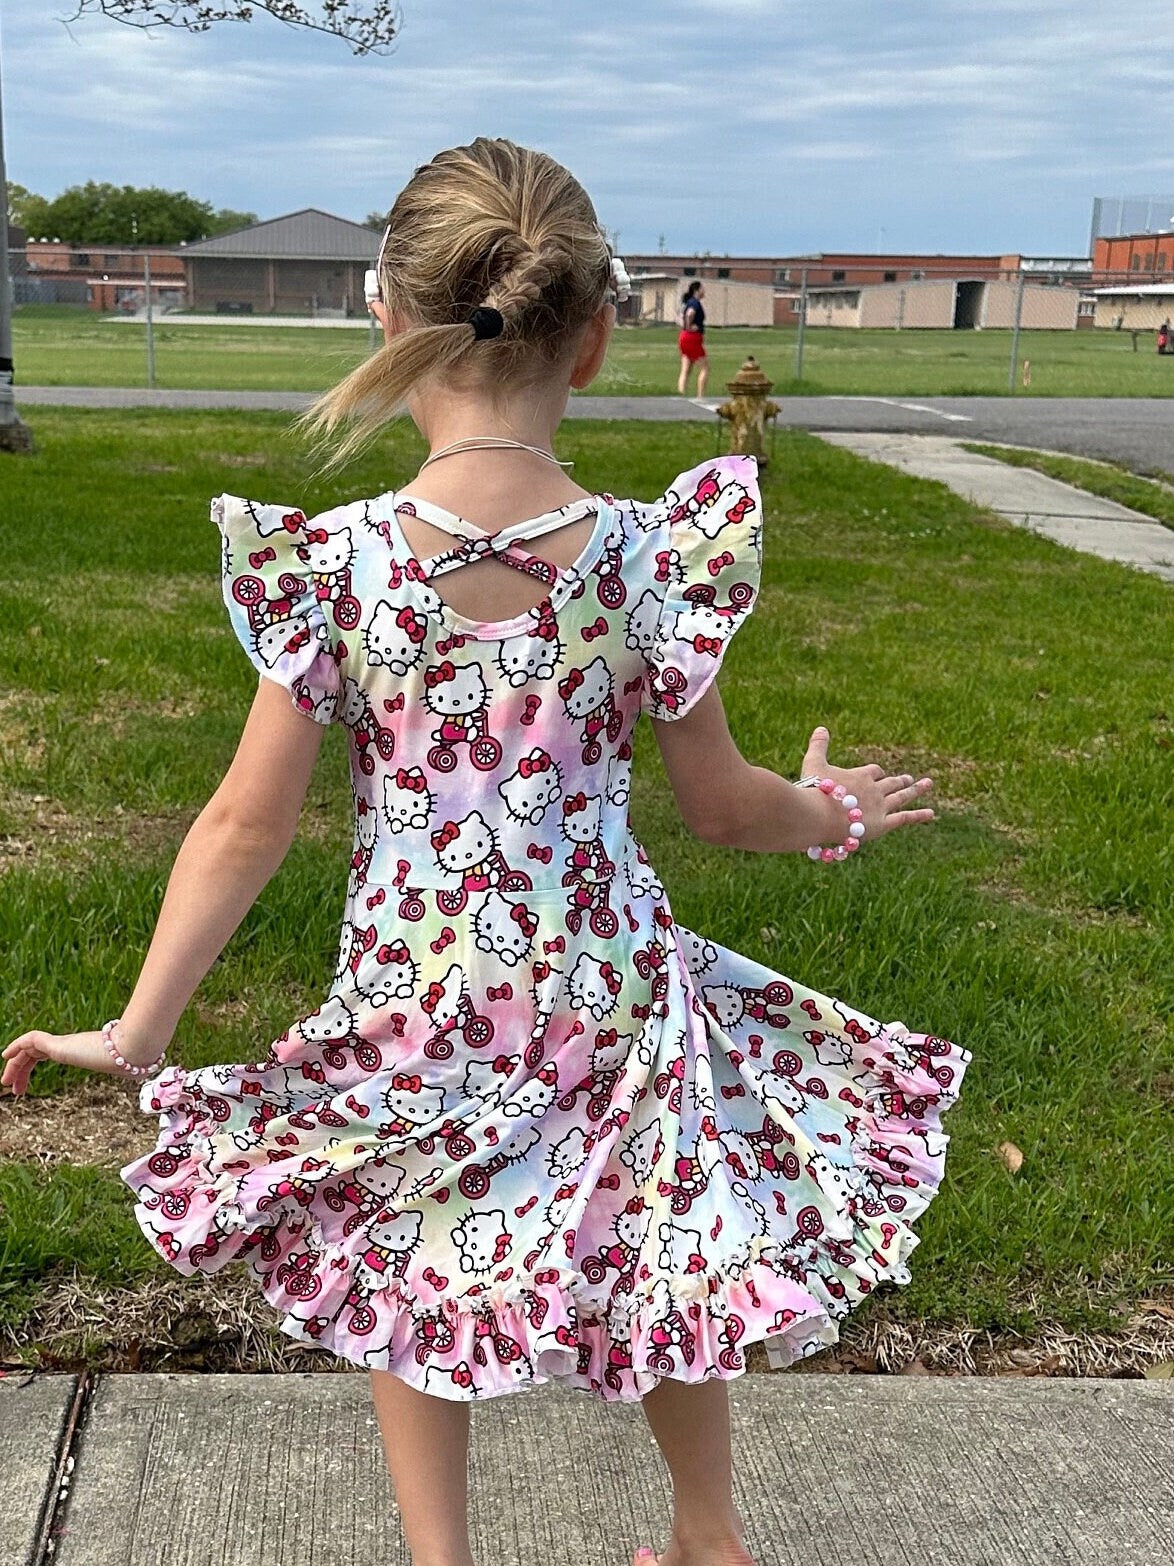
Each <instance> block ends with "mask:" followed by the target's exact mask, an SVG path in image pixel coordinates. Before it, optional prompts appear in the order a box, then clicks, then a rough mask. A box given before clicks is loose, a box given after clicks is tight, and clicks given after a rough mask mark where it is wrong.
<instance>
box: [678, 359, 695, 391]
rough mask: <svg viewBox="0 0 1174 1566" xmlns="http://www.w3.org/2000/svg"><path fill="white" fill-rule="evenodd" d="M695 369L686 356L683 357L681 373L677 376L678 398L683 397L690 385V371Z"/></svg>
mask: <svg viewBox="0 0 1174 1566" xmlns="http://www.w3.org/2000/svg"><path fill="white" fill-rule="evenodd" d="M692 368H693V366H692V365H691V364H690V362H689V360H688V359H686V357H685V355H684V354H682V355H681V373H680V375H678V376H677V396H678V397H683V396H684V395H685V389H686V387H687V386H688V385H689V371H690V370H691V369H692Z"/></svg>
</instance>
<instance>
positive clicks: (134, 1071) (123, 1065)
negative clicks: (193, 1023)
mask: <svg viewBox="0 0 1174 1566" xmlns="http://www.w3.org/2000/svg"><path fill="white" fill-rule="evenodd" d="M121 1021H122V1018H121V1017H114V1018H112V1019H111V1020H110V1021H109V1022H104V1023H103V1024H102V1042H103V1044H105V1046H106V1048H107V1050H108V1051H109V1053H110V1055H111V1057H112V1059H113V1060H114V1063H115V1064H116V1065H117V1066H118V1069H119V1070H120V1071H124V1072H126V1074H127V1075H128V1076H132V1077H149V1076H150V1075H151V1072H152V1071H154V1069H155V1067H156V1066H161V1065H162V1064H163V1057H164V1055H166V1053H167V1050H166V1048H164V1049H161V1050H160V1051H159V1053H158V1055H156V1057H155V1059H154V1060H152V1061H151V1062H150V1063H149V1064H148V1065H145V1066H135V1065H132V1064H131V1062H130V1061H129V1060H126V1059H124V1058H123V1056H122V1055H121V1054H119V1051H118V1047H117V1045H116V1044H115V1042H114V1030H115V1028H116V1027H117V1026H118V1024H119V1023H120V1022H121Z"/></svg>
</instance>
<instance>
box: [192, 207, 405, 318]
mask: <svg viewBox="0 0 1174 1566" xmlns="http://www.w3.org/2000/svg"><path fill="white" fill-rule="evenodd" d="M378 248H379V235H378V234H376V233H375V232H374V230H372V229H369V228H367V227H366V226H365V225H364V224H362V223H352V222H350V221H349V220H348V219H347V218H340V217H335V216H334V214H333V213H330V212H322V211H321V210H319V208H317V207H304V208H303V209H302V210H301V211H300V212H289V213H287V214H286V215H285V216H284V217H276V218H269V219H267V220H266V221H265V222H264V223H254V224H253V225H252V226H251V227H250V228H239V229H236V230H235V231H234V232H232V233H229V234H217V235H216V236H215V238H213V239H201V240H199V241H197V243H195V244H194V245H186V246H184V248H183V250H182V252H181V253H182V255H183V258H184V269H185V271H186V273H187V285H188V286H187V303H188V308H189V309H194V310H209V311H212V312H215V313H217V314H222V315H317V316H321V315H339V316H345V315H365V314H366V313H367V306H366V304H365V302H364V300H363V273H364V271H365V270H366V268H367V267H369V266H370V265H371V264H372V263H373V261H374V259H375V252H376V250H377V249H378Z"/></svg>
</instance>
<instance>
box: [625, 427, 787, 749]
mask: <svg viewBox="0 0 1174 1566" xmlns="http://www.w3.org/2000/svg"><path fill="white" fill-rule="evenodd" d="M656 504H657V505H658V506H663V507H664V516H663V520H662V539H661V540H660V541H659V542H658V546H657V550H656V577H657V581H658V582H659V583H664V585H665V594H664V599H663V602H662V604H661V608H660V614H659V619H658V622H657V627H656V634H655V637H654V640H653V644H652V648H651V650H650V652H649V653H648V654H647V661H648V675H647V679H646V680H645V683H644V693H643V696H642V698H641V705H642V708H643V710H644V711H645V712H647V713H648V714H649V715H650V716H651V717H653V718H660V719H662V720H669V721H671V720H673V719H676V718H683V717H684V716H685V714H686V713H687V712H688V711H689V710H690V709H691V708H692V707H693V705H694V704H695V703H696V702H697V701H698V700H699V699H700V698H701V696H703V695H704V693H705V692H706V691H707V690H708V689H709V686H710V685H711V684H712V683H713V680H714V676H715V675H716V674H717V671H718V669H719V668H720V667H721V662H722V659H723V657H724V656H725V652H726V648H727V647H728V646H729V645H730V642H731V640H732V639H733V636H734V633H735V632H736V631H737V630H738V628H739V627H740V626H741V625H742V624H743V623H744V622H745V620H746V617H747V616H748V615H749V614H750V611H751V609H752V608H753V607H754V602H755V599H756V598H757V597H758V584H759V578H760V575H761V569H762V498H761V495H760V493H759V488H758V462H757V459H756V458H754V457H742V456H728V457H715V458H714V459H713V460H712V461H710V462H703V463H701V464H700V465H699V466H698V467H696V468H691V469H690V470H689V471H688V472H687V473H682V474H681V475H680V477H679V478H678V479H676V480H675V481H674V483H673V485H672V488H671V489H669V490H668V491H666V493H665V495H664V496H663V497H662V499H661V500H660V501H659V502H657V503H656Z"/></svg>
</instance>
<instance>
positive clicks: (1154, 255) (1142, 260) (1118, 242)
mask: <svg viewBox="0 0 1174 1566" xmlns="http://www.w3.org/2000/svg"><path fill="white" fill-rule="evenodd" d="M1092 269H1093V282H1094V283H1095V284H1103V285H1110V286H1111V285H1112V284H1113V283H1114V282H1116V283H1120V284H1122V285H1124V284H1126V283H1129V282H1132V281H1135V280H1136V281H1137V282H1139V283H1164V282H1166V281H1167V280H1168V279H1170V278H1174V232H1169V233H1163V234H1114V235H1112V236H1111V237H1105V238H1102V239H1098V240H1097V241H1096V243H1095V247H1094V249H1093V258H1092Z"/></svg>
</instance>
